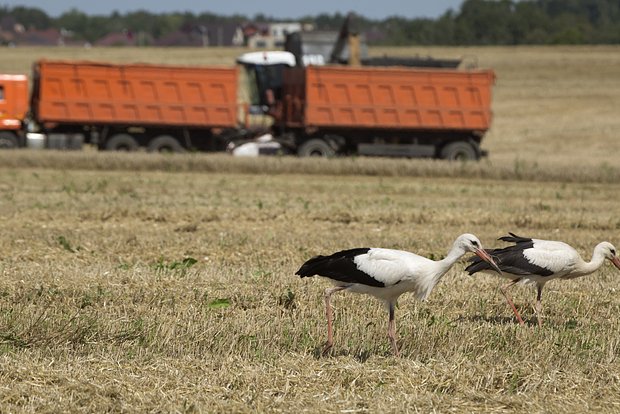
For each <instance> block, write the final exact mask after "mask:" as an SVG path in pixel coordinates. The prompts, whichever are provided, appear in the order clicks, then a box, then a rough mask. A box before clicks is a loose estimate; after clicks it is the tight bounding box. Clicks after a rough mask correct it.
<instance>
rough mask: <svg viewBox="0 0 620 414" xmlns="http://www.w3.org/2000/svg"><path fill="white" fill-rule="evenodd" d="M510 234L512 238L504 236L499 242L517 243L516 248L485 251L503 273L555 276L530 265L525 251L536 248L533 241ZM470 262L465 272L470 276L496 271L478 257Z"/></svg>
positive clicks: (509, 247)
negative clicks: (481, 272) (485, 271)
mask: <svg viewBox="0 0 620 414" xmlns="http://www.w3.org/2000/svg"><path fill="white" fill-rule="evenodd" d="M508 234H510V236H503V237H500V238H499V239H498V240H502V241H505V242H508V243H515V245H514V246H508V247H504V248H502V249H485V250H486V252H487V253H488V254H489V255H490V256H491V257H492V258H493V260H494V261H495V263H496V264H497V266H499V268H500V269H501V270H502V272H505V273H510V274H512V275H517V276H531V275H539V276H550V275H552V274H553V272H552V271H551V270H549V269H545V268H544V267H540V266H537V265H535V264H532V263H530V262H529V261H528V260H527V258H526V257H525V256H524V254H523V251H524V250H525V249H530V248H532V247H534V242H533V241H532V239H528V238H526V237H520V236H517V235H516V234H514V233H508ZM470 262H471V264H470V265H469V266H467V267H466V268H465V271H466V272H468V273H469V274H470V275H473V274H474V273H477V272H480V271H484V270H494V269H493V268H492V267H491V266H490V265H489V264H488V263H487V262H485V261H484V260H482V259H480V258H479V257H478V256H474V257H472V258H471V259H470Z"/></svg>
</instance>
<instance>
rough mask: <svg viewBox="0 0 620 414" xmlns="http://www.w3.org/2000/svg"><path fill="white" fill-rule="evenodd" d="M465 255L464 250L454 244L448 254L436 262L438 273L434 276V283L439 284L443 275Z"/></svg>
mask: <svg viewBox="0 0 620 414" xmlns="http://www.w3.org/2000/svg"><path fill="white" fill-rule="evenodd" d="M465 253H466V252H465V250H464V249H463V248H462V247H461V246H460V245H459V244H457V243H455V244H454V245H453V246H452V248H451V249H450V251H449V252H448V255H447V256H446V257H445V258H443V259H442V260H439V261H437V262H436V263H437V267H438V270H439V272H438V273H437V274H436V275H435V278H434V279H435V283H437V282H439V281H440V280H441V278H442V277H443V275H445V274H446V273H447V272H448V270H450V268H451V267H452V266H454V264H455V263H456V262H457V261H458V260H459V259H460V258H461V257H463V255H464V254H465Z"/></svg>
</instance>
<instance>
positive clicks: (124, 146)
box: [105, 134, 139, 151]
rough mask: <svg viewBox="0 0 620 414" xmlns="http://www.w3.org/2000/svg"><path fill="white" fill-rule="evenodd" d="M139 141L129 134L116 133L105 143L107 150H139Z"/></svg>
mask: <svg viewBox="0 0 620 414" xmlns="http://www.w3.org/2000/svg"><path fill="white" fill-rule="evenodd" d="M138 147H139V145H138V141H136V139H135V138H134V137H132V136H131V135H129V134H116V135H114V136H113V137H112V138H110V139H109V140H108V141H107V142H106V143H105V150H106V151H137V150H138Z"/></svg>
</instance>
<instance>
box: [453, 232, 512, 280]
mask: <svg viewBox="0 0 620 414" xmlns="http://www.w3.org/2000/svg"><path fill="white" fill-rule="evenodd" d="M455 244H458V245H459V247H460V248H462V249H463V251H465V252H472V253H474V254H475V255H476V256H478V257H479V258H480V259H482V260H484V261H485V262H487V263H488V264H489V265H491V267H492V268H493V270H495V271H496V272H497V273H499V274H500V275H501V274H502V271H501V270H500V268H499V266H498V265H497V264H496V263H495V261H493V258H491V256H490V255H489V253H487V252H486V250H484V249H483V248H482V243H481V242H480V240H479V239H478V238H477V237H476V236H474V235H473V234H469V233H465V234H461V235H460V236H459V237H458V238H457V239H456V243H455Z"/></svg>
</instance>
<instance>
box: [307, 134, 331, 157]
mask: <svg viewBox="0 0 620 414" xmlns="http://www.w3.org/2000/svg"><path fill="white" fill-rule="evenodd" d="M297 154H298V155H299V156H300V157H333V156H334V155H336V151H334V149H333V148H332V147H330V146H329V144H328V143H327V142H325V141H323V140H322V139H320V138H314V139H309V140H308V141H306V142H304V143H303V144H301V146H300V147H299V149H298V150H297Z"/></svg>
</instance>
